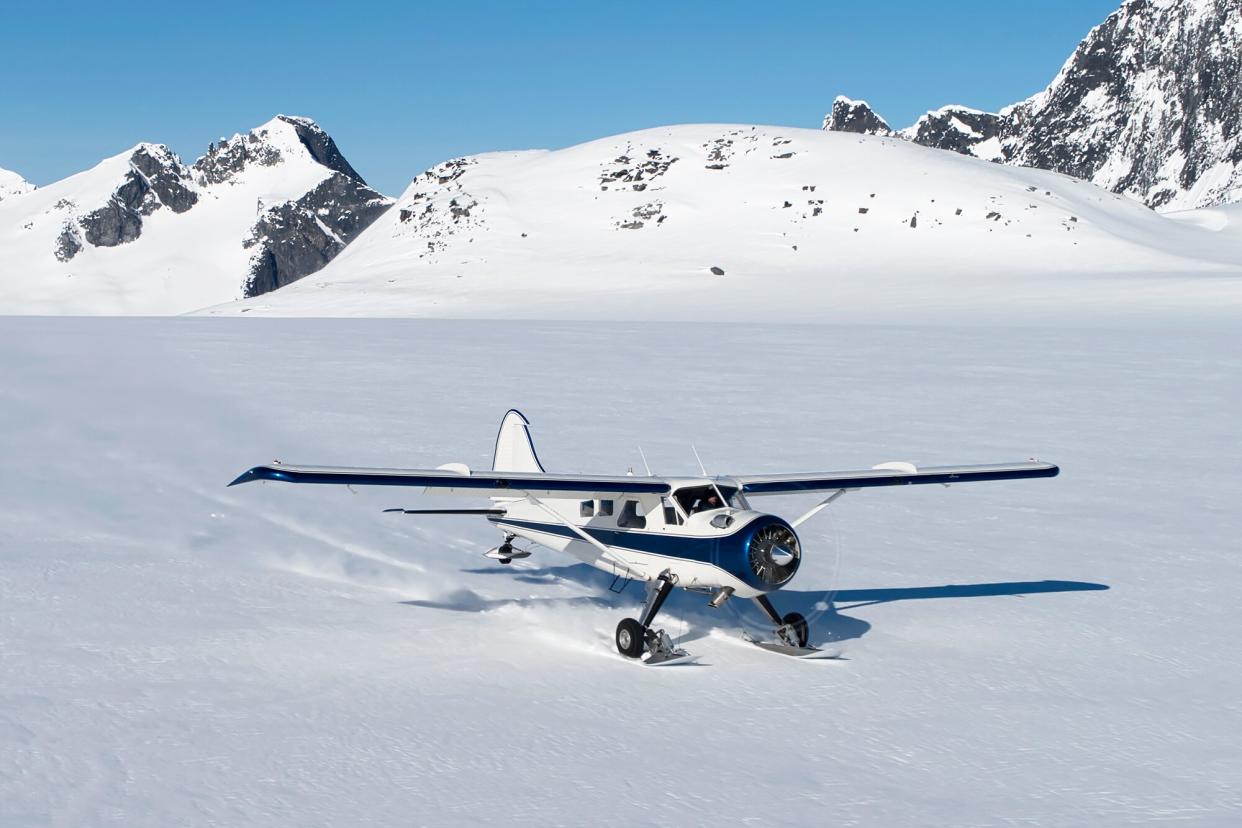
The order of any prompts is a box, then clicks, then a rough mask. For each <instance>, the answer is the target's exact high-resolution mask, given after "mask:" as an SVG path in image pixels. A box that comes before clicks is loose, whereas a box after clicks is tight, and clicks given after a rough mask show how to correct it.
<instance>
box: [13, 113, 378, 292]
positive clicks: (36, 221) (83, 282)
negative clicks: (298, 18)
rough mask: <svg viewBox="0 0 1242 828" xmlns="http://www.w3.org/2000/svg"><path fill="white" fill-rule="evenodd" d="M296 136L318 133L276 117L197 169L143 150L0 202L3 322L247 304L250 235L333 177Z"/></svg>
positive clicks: (161, 150)
mask: <svg viewBox="0 0 1242 828" xmlns="http://www.w3.org/2000/svg"><path fill="white" fill-rule="evenodd" d="M299 126H301V128H302V129H303V131H306V130H308V129H313V130H318V127H316V126H314V124H313V123H312V122H310V121H307V120H306V119H300V118H292V117H288V116H279V117H277V118H273V119H272V120H271V121H269V122H267V123H266V124H263V125H262V126H260V127H257V128H256V129H254V130H252V131H251V132H250V133H248V134H246V135H235V136H233V138H231V139H227V140H224V141H222V142H221V144H220V145H219V146H218V147H216V146H213V147H212V151H211V152H209V153H208V154H207V155H206V156H204V157H203V158H202V159H199V162H198V163H197V164H195V166H194V167H193V168H190V167H187V166H185V165H183V164H182V163H181V160H180V159H179V158H177V156H176V155H174V154H173V153H172V152H170V151H169V150H168V149H167V147H164V146H162V145H159V144H139V145H137V146H135V147H133V148H132V149H129V150H126V151H125V152H122V153H119V154H117V155H115V156H113V157H111V158H107V159H105V160H104V161H102V162H100V163H99V164H98V165H96V166H95V167H93V168H91V169H89V170H86V171H84V172H81V173H78V174H77V175H73V176H70V177H69V178H66V179H64V180H62V181H58V182H55V183H53V184H49V185H48V186H46V187H41V188H39V189H37V190H34V191H33V192H29V193H27V194H25V195H23V196H22V197H20V198H8V199H5V200H4V201H3V202H0V250H3V252H4V255H3V257H0V312H2V313H23V314H32V313H34V314H38V313H49V314H168V313H183V312H186V311H190V310H194V309H195V308H199V307H202V306H204V305H213V304H217V303H220V302H225V301H230V300H233V299H237V298H240V297H241V296H243V295H245V294H244V291H245V288H246V284H247V275H248V273H250V272H251V268H252V263H253V261H254V259H255V257H256V255H257V254H258V253H259V252H260V251H262V250H263V249H264V244H263V242H265V241H266V239H265V238H261V237H258V234H257V233H256V227H261V226H262V224H261V222H262V221H263V220H264V219H265V218H266V217H267V216H269V215H270V214H271V211H272V210H274V209H275V210H281V209H283V208H284V205H286V204H287V203H288V202H297V201H298V200H299V199H303V198H304V197H305V196H306V195H307V194H308V193H310V192H312V191H314V190H315V189H316V187H317V186H319V185H321V184H322V183H323V182H325V181H326V180H327V179H329V178H330V177H333V176H335V175H337V174H338V173H336V172H335V171H334V170H333V169H332V168H331V167H329V166H327V165H325V164H324V163H322V162H321V160H319V159H317V158H316V157H314V155H313V154H312V152H311V149H310V147H309V146H308V145H307V143H306V142H304V141H303V140H302V137H301V136H300V134H299ZM320 132H321V131H320ZM329 140H330V139H329ZM333 148H334V147H333ZM346 166H347V165H346ZM351 172H352V170H351ZM375 195H377V194H375ZM383 206H385V207H386V206H387V203H386V202H385V204H384V205H383ZM327 220H328V221H332V218H328V219H327Z"/></svg>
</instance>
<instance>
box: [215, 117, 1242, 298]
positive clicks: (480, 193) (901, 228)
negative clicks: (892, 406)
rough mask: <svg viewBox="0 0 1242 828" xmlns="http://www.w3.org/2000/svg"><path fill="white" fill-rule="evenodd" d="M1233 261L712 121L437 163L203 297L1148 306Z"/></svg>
mask: <svg viewBox="0 0 1242 828" xmlns="http://www.w3.org/2000/svg"><path fill="white" fill-rule="evenodd" d="M1240 266H1242V247H1240V246H1239V245H1238V244H1237V243H1236V240H1234V239H1227V238H1224V237H1222V236H1220V235H1219V234H1217V233H1214V232H1211V231H1210V230H1206V229H1204V228H1201V227H1197V226H1195V225H1193V224H1189V223H1186V222H1175V221H1170V220H1168V219H1166V218H1164V217H1163V216H1161V215H1158V214H1156V213H1154V212H1152V211H1151V210H1148V209H1147V208H1145V207H1143V206H1142V205H1141V204H1138V203H1136V202H1134V201H1132V200H1130V199H1127V198H1123V197H1121V196H1117V195H1114V194H1111V193H1108V192H1106V191H1104V190H1101V189H1099V188H1097V187H1095V186H1093V185H1091V184H1088V183H1086V182H1082V181H1077V180H1074V179H1071V178H1068V177H1066V176H1062V175H1058V174H1055V173H1048V172H1043V171H1039V170H1029V169H1017V168H1011V167H1005V166H1001V165H996V164H990V163H986V162H983V161H980V160H978V159H974V158H969V157H964V156H959V155H956V154H952V153H943V152H937V151H934V150H930V149H926V148H924V147H920V146H914V145H911V144H909V143H907V142H905V141H902V140H899V139H895V138H881V137H875V136H861V135H849V134H844V133H835V132H823V131H820V130H800V129H790V128H784V127H757V126H745V125H719V124H716V125H710V124H709V125H689V126H673V127H664V128H658V129H650V130H643V131H640V132H632V133H626V134H624V135H618V136H613V137H610V138H605V139H602V140H598V141H593V142H590V143H586V144H582V145H579V146H574V147H569V148H567V149H562V150H556V151H528V152H508V153H489V154H484V155H479V156H470V157H466V158H460V159H455V160H453V161H449V162H445V163H444V164H441V165H440V166H438V167H436V168H433V169H432V170H429V171H428V172H426V173H424V174H423V175H421V176H419V177H418V178H416V179H415V180H414V182H413V183H411V185H410V186H409V188H408V189H407V190H406V192H405V193H404V194H403V195H402V196H401V197H400V199H399V200H398V202H397V204H396V205H395V206H394V208H393V209H392V210H390V211H389V212H388V213H386V214H385V215H384V216H383V217H381V218H380V219H379V220H377V221H376V222H375V223H374V224H372V225H371V226H370V227H369V228H368V229H367V230H366V231H364V232H363V233H362V234H361V235H359V237H358V238H357V240H356V241H355V242H354V243H353V244H351V245H350V246H349V247H348V248H347V249H346V250H345V251H344V252H343V253H342V254H341V255H340V256H338V257H337V258H336V259H335V260H334V261H332V262H331V263H330V264H329V265H328V266H327V267H325V268H324V269H323V270H322V271H320V272H319V273H318V274H316V275H315V276H314V277H312V278H309V279H305V280H302V281H301V282H298V283H296V284H294V285H291V286H290V287H287V288H284V289H282V290H280V291H277V292H275V293H272V294H268V295H265V296H262V297H258V298H256V299H253V300H249V301H245V302H240V303H237V304H232V305H228V306H225V307H222V308H216V309H212V311H211V312H212V313H223V314H236V313H256V314H271V315H317V316H350V315H362V316H386V315H396V316H484V317H512V316H516V317H557V316H566V317H572V318H584V317H592V318H612V319H634V318H666V319H728V320H750V319H762V320H765V321H770V320H773V319H801V320H815V319H825V318H842V317H850V318H855V317H856V316H857V314H860V313H862V314H892V313H902V312H905V311H914V312H917V313H923V312H925V311H926V310H927V309H928V308H931V309H941V310H944V311H947V312H953V313H956V312H959V311H961V310H963V309H973V310H977V311H979V312H982V313H998V312H1005V313H1019V314H1029V313H1041V312H1053V313H1063V312H1064V311H1065V309H1066V308H1074V307H1080V308H1081V307H1091V308H1096V309H1114V310H1119V309H1129V308H1140V309H1146V310H1150V309H1153V308H1156V309H1159V308H1163V307H1166V306H1168V305H1170V304H1174V305H1185V306H1189V307H1204V306H1219V305H1220V304H1222V303H1224V304H1232V305H1234V306H1236V304H1237V303H1238V300H1239V297H1242V291H1239V285H1240V283H1239V281H1238V275H1239V273H1240V272H1242V271H1240ZM713 268H715V269H716V270H717V271H722V272H721V273H718V272H715V271H713Z"/></svg>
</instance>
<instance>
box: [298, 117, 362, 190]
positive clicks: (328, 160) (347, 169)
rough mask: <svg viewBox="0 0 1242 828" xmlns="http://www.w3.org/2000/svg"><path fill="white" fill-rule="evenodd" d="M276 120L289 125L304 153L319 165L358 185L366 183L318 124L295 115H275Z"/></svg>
mask: <svg viewBox="0 0 1242 828" xmlns="http://www.w3.org/2000/svg"><path fill="white" fill-rule="evenodd" d="M276 119H277V120H279V121H282V122H284V123H286V124H289V125H290V126H292V127H293V130H294V132H295V133H297V136H298V140H300V141H301V142H302V146H304V147H306V151H307V152H309V153H310V155H311V158H314V159H315V160H316V161H318V162H319V163H320V164H322V165H324V166H325V167H327V168H328V169H330V170H334V171H336V172H339V173H341V174H342V175H344V176H347V177H348V178H352V179H353V180H354V181H356V182H358V183H359V184H362V185H365V184H366V183H367V182H365V181H363V180H362V176H360V175H358V173H357V171H356V170H355V169H354V168H353V167H351V166H350V164H349V162H348V161H346V160H345V156H343V155H341V151H340V150H339V149H337V146H336V142H335V141H333V140H332V136H331V135H329V134H328V133H327V132H325V131H324V130H323V128H322V127H320V126H319V124H317V123H315V122H314V121H312V120H311V119H310V118H303V117H300V116H297V115H277V116H276Z"/></svg>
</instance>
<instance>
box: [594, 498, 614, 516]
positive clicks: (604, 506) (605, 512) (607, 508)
mask: <svg viewBox="0 0 1242 828" xmlns="http://www.w3.org/2000/svg"><path fill="white" fill-rule="evenodd" d="M596 514H598V515H600V516H601V517H608V516H609V515H611V514H612V501H611V500H601V501H600V502H599V512H597V513H596Z"/></svg>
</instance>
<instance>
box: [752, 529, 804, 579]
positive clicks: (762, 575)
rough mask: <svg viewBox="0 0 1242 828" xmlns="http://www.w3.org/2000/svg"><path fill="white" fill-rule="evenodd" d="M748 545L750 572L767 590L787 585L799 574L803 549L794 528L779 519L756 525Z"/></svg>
mask: <svg viewBox="0 0 1242 828" xmlns="http://www.w3.org/2000/svg"><path fill="white" fill-rule="evenodd" d="M753 526H754V529H753V530H752V533H751V536H750V543H749V544H748V549H747V557H748V561H749V564H750V569H751V572H752V573H753V574H754V577H755V579H756V580H758V581H759V582H760V583H762V584H763V586H764V587H767V588H769V589H775V588H776V587H779V586H782V585H784V584H785V583H786V582H788V581H789V579H790V578H792V577H793V576H794V573H796V572H797V571H798V564H800V563H801V562H802V547H801V545H800V544H799V542H798V535H797V534H796V533H795V532H794V530H793V527H792V526H790V525H789V524H788V523H786V522H785V521H783V520H781V519H780V518H778V517H776V516H772V517H768V518H765V519H760V520H757V521H755V523H754V524H753Z"/></svg>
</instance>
